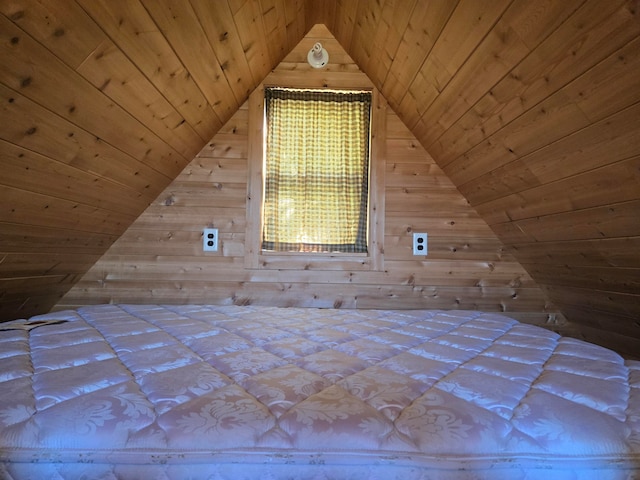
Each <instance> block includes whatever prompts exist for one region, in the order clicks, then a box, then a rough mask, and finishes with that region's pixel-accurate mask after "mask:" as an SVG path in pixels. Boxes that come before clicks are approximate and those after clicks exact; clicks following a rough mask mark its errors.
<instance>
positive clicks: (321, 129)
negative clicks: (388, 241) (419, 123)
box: [262, 88, 371, 252]
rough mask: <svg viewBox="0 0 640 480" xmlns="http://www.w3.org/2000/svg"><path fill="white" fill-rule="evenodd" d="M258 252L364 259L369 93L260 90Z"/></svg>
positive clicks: (369, 113)
mask: <svg viewBox="0 0 640 480" xmlns="http://www.w3.org/2000/svg"><path fill="white" fill-rule="evenodd" d="M265 106H266V121H267V140H266V141H267V153H266V162H265V189H264V191H265V196H264V203H263V243H262V248H263V249H264V250H275V251H310V252H366V251H367V211H368V206H367V205H368V181H369V124H370V115H371V93H370V92H331V91H309V90H291V89H276V88H269V89H266V90H265Z"/></svg>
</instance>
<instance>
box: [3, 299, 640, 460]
mask: <svg viewBox="0 0 640 480" xmlns="http://www.w3.org/2000/svg"><path fill="white" fill-rule="evenodd" d="M38 319H43V320H46V319H54V320H66V322H62V323H55V324H51V325H43V326H41V327H38V328H34V329H32V330H26V329H16V330H4V331H0V463H2V462H5V463H16V464H19V463H21V462H29V461H30V459H31V460H32V459H33V458H34V455H41V456H47V458H49V459H50V458H58V460H59V461H61V462H64V461H71V460H69V459H75V460H73V461H75V462H78V455H80V456H82V455H86V456H89V457H90V458H91V459H92V461H97V462H100V461H111V460H108V459H110V458H113V456H114V455H115V454H116V453H118V452H119V454H123V455H124V454H125V453H128V452H129V453H130V452H151V453H153V454H155V455H158V454H162V453H163V452H165V453H166V452H182V454H183V455H186V456H188V454H187V452H190V453H189V454H190V455H197V454H204V453H209V454H210V452H219V453H224V452H227V453H229V454H232V453H233V452H243V455H248V453H247V452H257V453H260V454H264V453H265V452H270V453H271V454H273V452H281V453H282V452H294V451H295V452H298V453H299V452H309V453H310V454H312V453H314V452H326V453H330V452H341V455H343V456H347V457H348V456H349V455H353V456H354V458H365V459H366V458H367V457H366V455H370V454H372V452H375V454H376V455H378V458H379V456H380V455H383V456H384V455H387V456H389V457H391V456H396V457H397V456H398V455H400V456H402V455H405V456H406V458H410V459H411V462H418V463H419V461H420V459H421V458H424V459H429V458H439V459H443V458H460V457H461V456H462V457H464V456H469V458H478V457H483V456H484V457H487V458H501V459H505V458H506V459H510V458H512V459H517V458H527V457H536V458H543V457H545V456H546V457H545V458H555V457H557V458H561V459H564V461H566V460H567V459H571V461H575V462H579V461H581V460H585V461H586V460H589V459H592V458H608V459H611V460H612V461H618V462H627V463H629V462H631V463H630V464H633V462H634V461H635V462H638V463H636V465H640V362H633V361H624V360H623V359H622V358H621V357H619V356H618V355H617V354H615V353H614V352H612V351H610V350H607V349H604V348H601V347H597V346H595V345H592V344H588V343H585V342H582V341H579V340H575V339H570V338H563V337H560V336H558V335H557V334H555V333H553V332H550V331H547V330H544V329H541V328H538V327H534V326H530V325H525V324H521V323H519V322H517V321H515V320H513V319H510V318H508V317H505V316H502V315H498V314H490V313H480V312H468V311H402V310H396V311H381V310H321V309H303V308H275V307H251V306H246V307H236V306H153V305H140V306H136V305H103V306H94V307H86V308H81V309H79V310H78V311H65V312H58V313H55V314H48V315H44V316H40V317H38ZM5 325H6V324H5ZM34 452H35V453H34ZM282 455H283V456H282V458H286V455H285V454H284V453H283V454H282ZM363 456H364V457H363ZM127 458H128V461H129V462H130V463H133V464H135V463H136V460H135V457H127ZM132 458H133V460H132ZM145 458H148V457H145ZM105 459H106V460H105ZM141 461H142V460H141ZM145 461H148V460H145ZM282 461H283V462H284V461H285V460H282ZM365 463H366V460H365Z"/></svg>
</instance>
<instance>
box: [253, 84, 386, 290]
mask: <svg viewBox="0 0 640 480" xmlns="http://www.w3.org/2000/svg"><path fill="white" fill-rule="evenodd" d="M300 83H302V85H296V88H298V89H306V90H314V89H315V90H316V91H322V92H327V90H318V87H317V86H316V85H307V84H306V83H305V82H300ZM309 83H313V82H309ZM355 88H357V87H355ZM365 88H367V89H368V88H369V86H364V85H363V86H362V88H361V89H360V91H359V92H354V93H363V90H364V89H365ZM266 90H267V88H266V87H265V86H264V85H261V86H260V87H259V88H256V89H255V90H254V91H253V92H252V93H251V95H250V96H249V102H248V117H249V131H248V138H249V144H248V151H247V159H248V168H249V178H248V184H247V209H246V212H247V217H246V230H245V242H244V250H245V255H244V266H245V268H246V269H249V270H277V271H284V270H305V271H307V270H308V271H340V272H353V271H384V247H383V244H384V223H385V218H384V211H385V197H384V174H385V161H384V148H385V137H386V133H385V132H386V109H387V104H386V102H385V101H384V98H383V97H382V96H381V95H380V94H379V92H378V91H377V90H376V89H375V88H372V89H371V90H368V91H366V92H365V93H369V94H370V95H371V99H370V114H369V118H370V127H369V132H368V133H367V136H366V138H367V141H368V144H369V146H368V149H369V158H368V173H369V176H368V184H367V187H368V188H367V192H366V193H368V196H367V195H366V194H364V190H361V191H360V197H359V198H360V200H361V199H362V198H367V204H366V205H365V206H364V207H363V208H365V209H366V217H364V216H362V215H361V214H359V215H361V216H360V217H358V220H357V221H348V222H345V223H346V224H348V225H351V226H353V224H354V223H357V225H358V227H359V231H360V232H363V231H364V232H366V234H365V236H364V240H365V242H366V243H365V247H364V248H362V247H355V246H354V247H353V248H351V247H346V248H345V250H346V251H339V250H337V249H335V246H336V245H343V243H342V240H339V241H337V242H336V241H335V240H334V239H332V238H322V239H320V240H319V239H317V238H312V237H311V236H310V235H307V237H306V238H304V239H303V240H304V241H303V242H302V246H301V245H299V240H300V239H299V238H296V239H295V242H289V241H283V240H282V239H280V240H273V239H271V238H270V237H269V236H268V235H267V236H266V237H265V235H264V232H265V228H264V223H265V210H268V209H269V208H270V207H267V205H266V204H265V199H267V197H268V196H269V197H270V196H271V195H273V192H268V195H267V192H266V190H267V188H269V189H270V188H272V186H271V184H270V182H271V181H270V180H269V181H268V180H267V171H266V169H267V161H266V156H267V154H266V143H267V142H266V140H267V126H266V119H265V111H266V107H265V103H266V99H265V97H266V95H265V91H266ZM270 108H271V106H270ZM289 136H292V135H289ZM365 150H366V149H365ZM363 171H364V170H363ZM357 178H359V179H360V184H361V185H363V184H364V183H363V177H362V176H358V177H357ZM328 184H332V182H331V181H329V180H327V179H326V178H325V179H324V180H323V185H324V186H325V187H326V186H327V185H328ZM353 198H357V195H356V196H355V197H353ZM362 205H363V204H362V203H360V206H361V207H362ZM341 214H342V212H341ZM267 215H269V213H267ZM361 219H364V220H362V221H364V225H363V224H362V221H361ZM267 221H269V220H267ZM267 228H268V227H267ZM359 238H360V239H363V236H362V234H361V235H360V237H359ZM268 242H274V245H271V244H269V243H268ZM289 243H295V244H296V245H295V246H291V245H288V244H289ZM356 243H358V241H356ZM276 244H278V245H276ZM263 247H272V248H273V249H270V248H267V249H264V248H263ZM356 248H360V249H361V251H356ZM319 278H325V277H319ZM327 278H328V277H327Z"/></svg>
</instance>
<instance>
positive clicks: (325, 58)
mask: <svg viewBox="0 0 640 480" xmlns="http://www.w3.org/2000/svg"><path fill="white" fill-rule="evenodd" d="M307 62H309V65H311V66H312V67H313V68H322V67H324V66H325V65H326V64H327V63H329V53H327V51H326V50H325V49H324V48H322V44H321V43H320V42H318V43H316V44H315V45H314V46H313V48H312V49H311V50H309V53H308V54H307Z"/></svg>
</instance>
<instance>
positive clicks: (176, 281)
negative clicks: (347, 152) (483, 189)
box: [56, 26, 563, 328]
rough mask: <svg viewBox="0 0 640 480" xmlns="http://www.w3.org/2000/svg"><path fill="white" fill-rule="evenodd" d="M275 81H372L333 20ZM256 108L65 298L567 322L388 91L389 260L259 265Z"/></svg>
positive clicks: (224, 132) (384, 111)
mask: <svg viewBox="0 0 640 480" xmlns="http://www.w3.org/2000/svg"><path fill="white" fill-rule="evenodd" d="M318 40H319V41H321V42H322V43H323V45H324V46H325V47H326V48H327V49H328V51H329V53H330V58H331V63H330V66H329V67H328V68H326V69H323V70H313V69H311V68H310V67H309V66H308V65H307V64H306V61H305V57H306V53H307V51H308V50H309V48H310V47H311V46H312V45H313V43H314V42H315V41H318ZM265 83H268V84H281V85H289V86H300V85H302V84H305V85H307V86H317V87H322V86H329V87H335V88H340V87H348V88H353V87H365V88H368V87H372V84H371V83H370V81H369V79H368V77H367V76H366V75H364V74H363V73H362V72H361V71H360V70H359V69H358V67H357V66H356V65H355V64H354V62H353V60H352V59H351V58H350V57H349V56H348V55H347V54H346V53H345V52H344V50H343V49H342V48H341V47H340V45H339V44H338V43H337V41H336V40H335V38H333V36H332V35H331V34H330V33H329V32H328V30H327V29H326V28H324V27H322V26H317V27H315V28H313V29H312V30H311V32H310V33H309V34H308V35H307V37H305V39H304V40H303V41H302V42H300V44H299V45H298V46H297V47H296V48H295V49H294V50H293V51H292V52H291V53H290V54H289V55H288V56H287V57H286V58H285V59H284V60H283V62H282V63H280V65H279V66H278V67H277V68H276V69H275V70H274V71H273V72H272V74H270V75H269V76H267V78H266V79H265ZM250 111H251V110H250V109H249V107H248V103H245V104H244V105H243V106H242V107H241V108H240V109H239V110H238V111H237V112H236V113H235V115H234V116H233V117H232V118H231V120H230V121H229V122H227V123H226V125H224V126H223V127H222V129H221V130H220V132H219V133H218V134H217V135H215V136H214V137H213V138H212V139H211V141H210V142H208V144H207V145H206V146H205V148H204V149H203V150H202V151H201V152H200V153H199V154H198V155H197V156H196V157H195V158H194V159H193V161H192V162H191V163H190V164H189V165H188V166H187V167H186V168H185V169H184V170H183V171H182V173H180V174H179V175H178V177H177V178H176V179H175V181H174V182H173V183H171V185H169V187H168V188H167V189H166V190H165V191H164V192H163V193H162V194H161V195H160V196H159V197H158V198H157V199H156V200H155V201H154V202H153V203H152V204H151V206H150V207H149V208H148V209H147V210H146V211H145V212H144V213H143V214H142V215H141V216H140V217H139V218H138V219H137V220H136V221H135V222H134V223H133V225H132V226H131V227H130V228H129V229H128V230H127V231H126V232H125V234H124V235H123V236H122V237H121V238H120V239H119V240H118V241H116V242H115V244H114V245H113V246H112V247H111V248H110V249H109V250H108V252H107V253H106V254H105V255H104V257H103V258H102V259H101V260H100V261H99V262H97V263H96V264H95V265H94V266H93V267H92V268H91V269H90V270H89V272H88V273H87V274H86V275H85V276H84V278H82V280H80V281H79V282H78V283H77V284H76V286H75V287H74V288H73V289H72V290H71V291H70V292H69V293H68V294H67V295H66V296H65V297H64V298H63V299H62V301H61V302H60V303H59V304H58V305H57V306H56V308H57V309H61V308H66V307H75V306H78V305H83V304H91V303H104V302H132V303H139V302H158V303H188V302H191V303H236V304H246V303H251V304H262V305H284V306H288V305H302V306H320V307H342V308H356V307H358V308H385V307H389V308H447V309H449V308H454V309H455V308H465V309H481V310H486V311H504V312H508V313H509V314H512V315H513V316H515V317H516V318H520V319H522V320H526V321H530V322H533V323H538V324H547V325H550V326H552V327H554V328H560V327H561V326H562V324H563V322H562V316H561V315H559V314H558V311H557V309H556V308H554V307H553V305H550V304H549V303H548V302H547V301H545V298H544V295H543V293H542V291H541V290H540V288H538V287H537V286H536V285H535V283H534V282H533V281H532V280H531V277H530V276H529V275H528V274H527V273H526V272H525V271H524V270H523V268H522V267H521V266H520V265H519V264H518V263H517V262H516V261H515V260H514V258H513V257H512V256H511V255H510V254H508V253H506V252H505V251H504V248H503V246H502V244H501V243H500V241H499V240H498V239H497V238H496V236H495V235H494V234H493V232H492V231H491V229H490V228H489V227H488V226H487V224H486V223H485V222H484V221H483V220H482V219H481V218H480V217H479V216H478V214H477V213H476V212H475V211H474V210H473V209H472V208H471V207H470V206H469V204H468V202H467V201H466V200H465V198H464V197H463V196H462V195H461V194H460V193H459V192H458V190H457V189H456V188H455V187H454V186H453V184H452V183H451V181H450V180H449V179H448V178H447V176H446V175H445V174H444V172H443V171H442V170H441V169H440V168H439V167H438V166H437V165H436V164H435V163H434V161H433V159H432V158H431V157H430V156H429V154H428V153H427V152H426V151H425V149H424V148H423V147H422V146H421V145H420V143H419V142H418V141H417V140H416V138H415V137H414V136H413V134H412V133H411V132H410V131H409V130H408V129H407V127H406V126H405V125H404V124H403V123H402V121H400V119H399V118H398V116H397V115H396V114H395V113H394V111H393V110H392V109H391V108H387V106H386V102H384V99H381V101H380V103H379V105H378V108H377V110H376V114H377V115H378V116H379V118H378V120H376V121H375V122H374V131H373V132H372V133H373V136H374V137H375V138H377V139H378V140H379V141H380V146H381V151H379V152H378V153H377V155H376V157H375V158H376V161H377V162H380V164H379V165H378V167H379V168H378V171H379V172H381V175H380V178H379V182H380V188H381V191H382V192H383V201H382V202H381V207H380V208H379V209H378V210H379V212H378V213H376V215H380V218H379V219H378V220H379V221H380V223H381V224H384V235H383V238H384V240H383V264H382V265H383V268H382V269H381V271H368V270H362V269H356V270H354V269H350V268H349V266H348V265H347V264H346V262H345V264H344V265H343V264H341V262H340V259H339V258H337V259H336V258H333V259H331V262H330V264H331V266H330V268H329V266H328V264H327V263H323V261H322V260H317V261H316V260H312V261H309V262H308V263H307V264H306V265H305V267H304V268H298V267H296V266H295V264H292V265H287V264H285V265H282V268H276V269H263V268H260V266H256V267H251V266H249V267H248V266H247V262H246V259H245V255H246V241H247V238H246V231H247V191H248V180H249V177H250V168H249V167H250V161H251V160H250V158H249V157H250V143H251V137H250V132H249V124H250V118H249V116H250ZM258 114H260V112H258ZM254 120H255V119H254ZM258 121H260V122H261V119H258ZM207 226H211V227H216V228H218V229H219V232H220V250H219V251H218V252H206V253H205V252H202V246H201V245H202V229H203V228H204V227H207ZM414 231H415V232H427V233H428V234H429V255H428V256H427V257H414V256H413V255H412V251H411V250H412V232H414ZM336 266H337V268H336Z"/></svg>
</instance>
